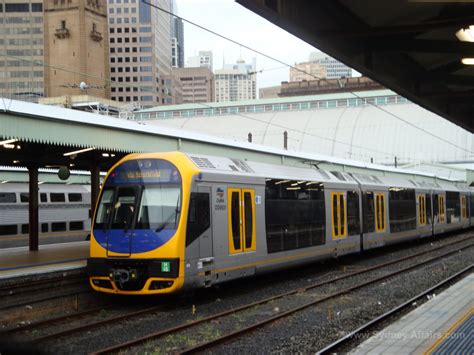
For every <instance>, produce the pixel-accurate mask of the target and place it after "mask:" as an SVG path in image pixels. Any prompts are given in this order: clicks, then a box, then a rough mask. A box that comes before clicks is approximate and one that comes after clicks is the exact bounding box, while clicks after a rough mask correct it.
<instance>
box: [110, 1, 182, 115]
mask: <svg viewBox="0 0 474 355" xmlns="http://www.w3.org/2000/svg"><path fill="white" fill-rule="evenodd" d="M153 4H155V5H156V6H157V7H160V8H162V9H164V10H166V11H170V10H171V6H172V4H171V3H170V1H169V0H155V1H153ZM108 14H109V46H110V71H111V73H110V76H111V79H112V81H113V83H112V84H111V96H112V99H113V100H117V101H130V102H132V101H133V102H140V104H141V105H142V106H143V107H152V106H157V105H161V104H170V103H172V92H173V89H172V86H171V80H170V79H169V78H170V77H171V22H170V21H171V16H170V15H169V14H167V13H166V12H163V11H160V10H158V9H156V8H155V7H153V6H150V5H148V4H147V3H144V2H142V1H139V0H127V1H126V0H108Z"/></svg>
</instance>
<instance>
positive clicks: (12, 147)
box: [2, 143, 15, 149]
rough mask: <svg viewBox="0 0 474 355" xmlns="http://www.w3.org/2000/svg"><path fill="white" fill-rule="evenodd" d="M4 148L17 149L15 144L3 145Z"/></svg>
mask: <svg viewBox="0 0 474 355" xmlns="http://www.w3.org/2000/svg"><path fill="white" fill-rule="evenodd" d="M2 146H3V148H7V149H15V144H8V143H5V144H2Z"/></svg>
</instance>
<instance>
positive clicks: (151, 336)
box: [91, 236, 474, 354]
mask: <svg viewBox="0 0 474 355" xmlns="http://www.w3.org/2000/svg"><path fill="white" fill-rule="evenodd" d="M472 238H473V236H468V237H467V238H464V239H462V240H459V241H456V242H453V243H450V244H446V245H442V246H439V247H436V248H433V249H430V250H426V251H423V252H419V253H416V254H413V255H410V256H405V257H403V258H399V259H396V260H392V261H389V262H385V263H382V264H379V265H376V266H372V267H368V268H365V269H362V270H359V271H354V272H351V273H349V274H346V275H342V276H339V277H336V278H333V279H331V280H327V281H321V282H318V283H315V284H312V285H309V286H306V287H304V288H298V289H295V290H292V291H289V292H284V293H281V294H278V295H275V296H271V297H269V298H266V299H263V300H260V301H255V302H252V303H250V304H247V305H244V306H241V307H237V308H234V309H230V310H227V311H223V312H221V313H218V314H215V315H211V316H208V317H206V318H202V319H199V320H196V321H193V322H189V323H185V324H181V325H177V326H175V327H172V328H168V329H164V330H161V331H158V332H155V333H152V334H149V335H146V336H143V337H139V338H136V339H133V340H130V341H128V342H125V343H122V344H118V345H115V346H111V347H108V348H105V349H102V350H98V351H94V352H92V353H91V354H105V353H110V352H116V351H119V350H123V349H126V348H129V347H131V346H134V345H137V344H140V343H143V342H145V341H148V340H150V339H154V338H158V337H162V336H165V335H168V334H171V333H175V332H177V331H180V330H184V329H187V328H189V327H192V326H195V325H198V324H200V323H204V322H208V321H211V320H214V319H216V318H220V317H224V316H227V315H229V314H233V313H236V312H240V311H243V310H246V309H249V308H252V307H255V306H258V305H262V304H265V303H268V302H270V301H274V300H276V299H280V298H283V297H286V296H291V295H294V294H297V293H301V292H306V291H308V290H311V289H314V288H316V287H320V286H324V285H327V284H331V283H334V282H336V281H339V280H342V279H346V278H350V277H353V276H356V275H359V274H363V273H367V272H371V271H373V270H377V269H380V268H383V267H386V266H390V265H392V264H396V263H400V262H403V261H406V260H409V259H413V258H417V257H419V256H421V255H424V254H428V253H432V252H436V251H438V250H440V249H445V248H448V247H451V246H453V245H457V244H460V243H463V242H466V241H469V240H470V239H472ZM472 246H474V244H472V243H471V244H469V245H468V246H465V247H463V248H461V249H464V248H470V247H472ZM457 252H459V249H456V250H455V251H452V252H448V253H445V254H443V255H441V256H439V257H435V258H431V259H429V260H427V261H425V262H423V263H428V262H432V261H435V260H438V259H439V258H441V257H444V256H446V255H449V254H453V253H457ZM423 263H421V264H417V265H415V266H413V267H417V266H419V265H422V264H423ZM403 270H405V269H402V272H403ZM318 302H319V301H318ZM305 307H309V305H307V306H305Z"/></svg>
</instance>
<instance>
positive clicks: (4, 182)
mask: <svg viewBox="0 0 474 355" xmlns="http://www.w3.org/2000/svg"><path fill="white" fill-rule="evenodd" d="M9 181H10V180H3V181H2V182H1V183H2V184H6V183H7V182H9Z"/></svg>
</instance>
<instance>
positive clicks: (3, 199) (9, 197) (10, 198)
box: [0, 192, 16, 203]
mask: <svg viewBox="0 0 474 355" xmlns="http://www.w3.org/2000/svg"><path fill="white" fill-rule="evenodd" d="M15 202H16V194H15V193H14V192H0V203H15Z"/></svg>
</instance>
